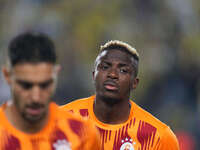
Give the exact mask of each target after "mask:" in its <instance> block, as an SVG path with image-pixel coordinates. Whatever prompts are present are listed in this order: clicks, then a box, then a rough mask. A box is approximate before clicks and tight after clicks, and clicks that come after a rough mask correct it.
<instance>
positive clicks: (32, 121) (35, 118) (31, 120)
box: [23, 114, 45, 124]
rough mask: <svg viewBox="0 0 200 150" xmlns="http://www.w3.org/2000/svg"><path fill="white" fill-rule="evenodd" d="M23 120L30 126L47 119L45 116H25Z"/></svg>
mask: <svg viewBox="0 0 200 150" xmlns="http://www.w3.org/2000/svg"><path fill="white" fill-rule="evenodd" d="M23 118H24V120H26V121H27V122H28V123H30V124H36V123H38V122H40V121H41V120H43V119H44V118H45V114H41V115H37V116H30V115H23Z"/></svg>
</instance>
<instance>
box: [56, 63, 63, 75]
mask: <svg viewBox="0 0 200 150" xmlns="http://www.w3.org/2000/svg"><path fill="white" fill-rule="evenodd" d="M61 69H62V68H61V66H60V65H56V66H55V72H56V74H58V73H59V72H60V71H61Z"/></svg>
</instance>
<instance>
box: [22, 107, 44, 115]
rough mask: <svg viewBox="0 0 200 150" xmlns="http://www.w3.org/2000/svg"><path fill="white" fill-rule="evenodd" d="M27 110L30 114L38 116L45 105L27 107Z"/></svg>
mask: <svg viewBox="0 0 200 150" xmlns="http://www.w3.org/2000/svg"><path fill="white" fill-rule="evenodd" d="M26 111H27V113H28V114H30V115H32V116H36V115H39V114H41V112H42V111H43V107H27V108H26Z"/></svg>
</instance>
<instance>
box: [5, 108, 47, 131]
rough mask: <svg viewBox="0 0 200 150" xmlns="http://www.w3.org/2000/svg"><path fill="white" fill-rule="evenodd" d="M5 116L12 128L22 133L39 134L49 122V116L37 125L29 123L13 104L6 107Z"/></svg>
mask: <svg viewBox="0 0 200 150" xmlns="http://www.w3.org/2000/svg"><path fill="white" fill-rule="evenodd" d="M5 114H6V117H7V119H8V121H9V122H10V123H11V125H12V126H14V127H15V128H16V129H18V130H20V131H22V132H25V133H30V134H31V133H37V132H39V131H40V130H41V129H42V128H44V126H45V125H46V123H47V121H48V114H47V115H46V117H45V118H44V119H42V120H40V121H37V123H31V122H28V121H27V120H25V119H24V118H23V117H22V116H21V114H20V112H19V111H18V110H17V108H16V107H15V106H14V105H13V104H12V105H10V106H7V107H6V109H5Z"/></svg>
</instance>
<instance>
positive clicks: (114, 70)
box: [108, 68, 118, 79]
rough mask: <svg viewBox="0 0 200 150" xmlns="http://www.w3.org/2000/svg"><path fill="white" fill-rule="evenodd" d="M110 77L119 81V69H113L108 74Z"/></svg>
mask: <svg viewBox="0 0 200 150" xmlns="http://www.w3.org/2000/svg"><path fill="white" fill-rule="evenodd" d="M108 77H109V78H112V79H118V72H117V69H115V68H111V69H110V70H109V72H108Z"/></svg>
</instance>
